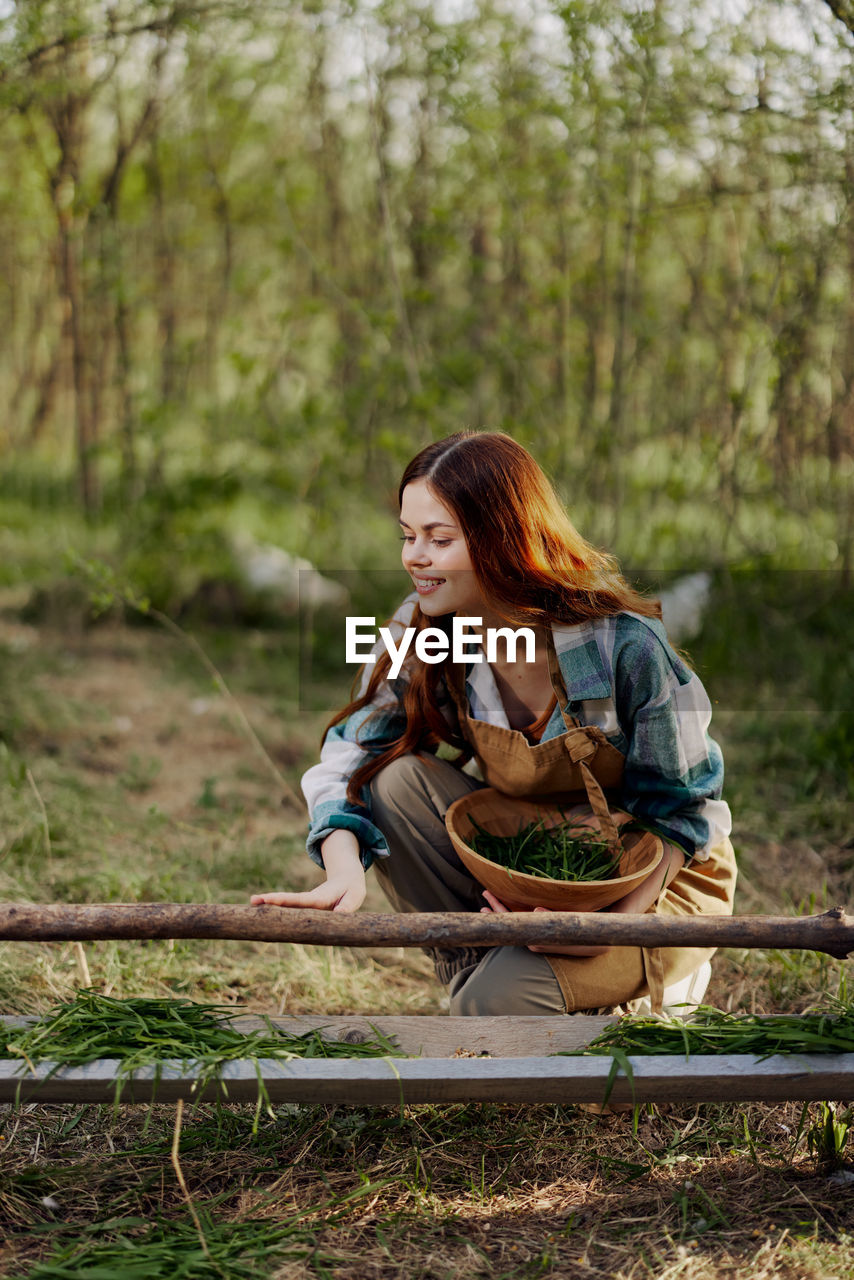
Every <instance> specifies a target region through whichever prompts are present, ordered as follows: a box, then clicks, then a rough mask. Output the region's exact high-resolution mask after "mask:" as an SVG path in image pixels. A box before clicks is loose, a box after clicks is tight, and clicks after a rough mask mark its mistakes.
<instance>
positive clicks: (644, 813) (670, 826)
mask: <svg viewBox="0 0 854 1280" xmlns="http://www.w3.org/2000/svg"><path fill="white" fill-rule="evenodd" d="M614 680H615V694H616V705H617V707H618V708H619V719H620V727H621V730H622V733H623V736H624V737H625V739H626V742H627V751H626V763H625V770H624V774H623V802H624V804H625V807H626V809H628V810H629V812H631V813H633V814H634V815H635V816H636V817H637V818H639V819H640V820H641V821H646V822H649V823H650V825H652V826H654V827H655V828H656V829H657V830H658V831H660V832H661V834H662V835H664V836H665V837H667V838H668V839H669V840H672V841H673V842H674V843H675V844H677V845H679V846H680V847H681V848H682V849H683V850H684V851H685V853H686V855H687V856H688V857H694V858H696V859H697V861H698V862H703V861H705V860H706V859H707V858H708V856H709V850H710V848H711V847H712V846H713V845H715V844H717V843H719V842H720V841H721V840H722V839H724V838H725V837H727V836H728V835H729V834H730V831H731V828H732V819H731V816H730V811H729V806H728V805H727V804H726V802H725V801H724V800H723V799H722V792H723V780H724V766H723V755H722V753H721V749H720V747H719V746H718V744H717V743H716V742H715V741H714V739H713V738H711V737H710V736H709V733H708V729H709V725H710V723H711V718H712V708H711V703H710V701H709V698H708V695H707V693H706V690H705V689H704V687H703V685H702V682H701V681H700V679H699V677H698V676H697V674H696V673H695V672H693V671H691V669H690V668H689V667H688V666H687V665H686V664H685V663H684V662H683V661H682V659H681V658H680V657H679V655H678V654H677V653H676V652H675V651H674V650H673V649H672V648H671V647H670V645H669V644H668V643H667V641H666V639H664V638H663V633H662V634H661V635H659V634H658V628H657V627H656V626H655V625H654V624H649V623H646V622H642V621H640V620H638V619H637V618H636V617H633V616H625V617H624V619H621V625H620V628H619V629H618V637H617V643H616V645H615V649H614Z"/></svg>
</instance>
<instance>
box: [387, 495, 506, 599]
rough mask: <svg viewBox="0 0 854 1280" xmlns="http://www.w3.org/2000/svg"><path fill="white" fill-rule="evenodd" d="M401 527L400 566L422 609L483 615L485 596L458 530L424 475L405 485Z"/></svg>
mask: <svg viewBox="0 0 854 1280" xmlns="http://www.w3.org/2000/svg"><path fill="white" fill-rule="evenodd" d="M400 527H401V530H402V532H403V553H402V557H401V558H402V560H403V567H404V569H405V570H406V571H407V573H408V574H409V575H410V577H411V578H412V581H413V583H414V584H415V590H416V591H417V592H418V600H419V603H420V605H421V611H422V613H425V614H427V615H428V616H429V617H439V616H441V615H442V614H445V613H458V614H467V615H470V616H473V617H482V616H483V614H484V612H485V610H486V602H485V601H484V598H483V594H482V592H481V589H480V586H479V584H478V581H477V578H476V577H475V575H474V568H473V566H472V562H471V559H470V557H469V552H468V547H467V546H466V540H465V538H464V536H463V531H462V529H461V528H460V526H459V522H458V521H457V519H456V517H455V516H454V514H453V512H451V511H450V510H449V509H448V508H447V507H446V506H445V505H444V503H442V502H440V501H439V499H438V498H437V497H436V495H435V494H434V493H433V491H432V489H431V488H430V487H429V485H428V483H427V481H426V480H413V481H412V482H411V483H410V484H408V485H407V486H406V488H405V489H404V491H403V498H402V501H401V504H400Z"/></svg>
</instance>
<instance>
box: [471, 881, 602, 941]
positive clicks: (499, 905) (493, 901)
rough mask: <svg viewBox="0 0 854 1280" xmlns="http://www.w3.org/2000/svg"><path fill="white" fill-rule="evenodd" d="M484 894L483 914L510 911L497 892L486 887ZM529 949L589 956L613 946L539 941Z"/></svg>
mask: <svg viewBox="0 0 854 1280" xmlns="http://www.w3.org/2000/svg"><path fill="white" fill-rule="evenodd" d="M483 896H484V898H486V901H487V902H488V903H489V906H488V907H481V909H480V910H481V914H486V915H492V914H495V915H499V914H501V913H502V912H509V910H510V908H509V907H505V905H504V903H503V902H499V901H498V899H497V898H496V896H495V894H494V893H490V891H489V890H488V889H484V891H483ZM534 910H535V911H547V910H548V907H534ZM528 950H529V951H536V952H540V953H542V954H543V955H547V956H576V957H579V958H584V957H589V956H603V955H605V953H606V952H607V951H610V950H611V948H610V947H555V946H541V945H540V944H538V943H531V945H530V946H529V947H528Z"/></svg>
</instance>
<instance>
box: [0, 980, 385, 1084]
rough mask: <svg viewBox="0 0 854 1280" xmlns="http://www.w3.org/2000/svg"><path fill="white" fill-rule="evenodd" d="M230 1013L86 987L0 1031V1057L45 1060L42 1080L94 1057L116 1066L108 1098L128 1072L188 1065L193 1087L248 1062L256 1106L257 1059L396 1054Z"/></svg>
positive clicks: (380, 1042)
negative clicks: (248, 1026) (243, 1025)
mask: <svg viewBox="0 0 854 1280" xmlns="http://www.w3.org/2000/svg"><path fill="white" fill-rule="evenodd" d="M235 1017H237V1014H236V1013H235V1012H234V1010H233V1009H232V1010H229V1009H227V1008H226V1007H224V1006H222V1005H216V1004H202V1003H199V1002H197V1001H193V1000H181V999H177V1000H161V999H149V998H145V997H136V998H131V999H124V1000H122V999H118V998H116V997H114V996H104V995H101V994H99V993H98V992H97V991H94V990H92V989H91V988H87V989H86V990H84V991H79V992H78V993H77V995H76V997H75V998H74V999H73V1000H70V1001H66V1002H63V1003H61V1004H59V1005H58V1006H57V1007H56V1008H55V1009H54V1010H52V1011H51V1012H50V1013H49V1014H47V1015H46V1016H45V1017H43V1018H40V1019H39V1020H38V1021H36V1022H35V1023H33V1024H31V1025H30V1026H28V1027H26V1028H24V1029H22V1030H19V1029H16V1028H6V1029H5V1030H4V1029H2V1028H0V1057H4V1058H20V1059H22V1060H23V1062H25V1063H26V1064H27V1066H28V1067H29V1068H30V1069H31V1070H32V1071H33V1072H35V1063H37V1062H43V1061H50V1062H51V1063H52V1067H51V1070H50V1072H49V1075H53V1074H54V1072H56V1071H58V1070H60V1068H62V1067H78V1066H83V1065H84V1064H85V1063H87V1062H95V1061H97V1060H98V1059H103V1058H106V1059H110V1060H115V1061H117V1062H118V1064H119V1065H118V1069H117V1071H116V1098H117V1099H118V1098H119V1097H120V1095H121V1089H122V1086H123V1084H124V1082H125V1081H127V1080H128V1079H129V1078H130V1077H131V1076H133V1075H134V1074H135V1073H136V1072H138V1071H141V1070H145V1069H146V1068H153V1069H154V1071H155V1072H157V1069H158V1068H159V1067H160V1066H161V1065H162V1063H163V1062H165V1061H177V1062H180V1063H181V1064H182V1066H184V1067H186V1066H188V1065H190V1064H191V1065H192V1067H193V1070H194V1072H195V1076H196V1084H195V1088H196V1089H199V1090H201V1089H203V1088H204V1087H205V1086H206V1085H207V1084H209V1083H210V1082H211V1081H220V1084H222V1081H221V1073H222V1068H223V1066H224V1065H225V1063H227V1062H235V1061H248V1062H254V1063H255V1064H256V1067H257V1068H258V1087H259V1102H260V1101H261V1099H262V1098H263V1097H264V1096H265V1091H264V1087H263V1083H262V1080H261V1074H260V1065H259V1064H260V1062H261V1060H262V1059H265V1058H266V1059H275V1060H277V1061H280V1062H282V1061H289V1060H293V1059H295V1058H342V1057H343V1058H378V1057H381V1058H388V1057H402V1056H404V1055H402V1054H401V1053H400V1051H399V1050H398V1049H397V1048H396V1047H395V1046H394V1045H393V1044H392V1043H391V1041H390V1040H388V1039H387V1038H386V1037H385V1036H383V1035H381V1034H380V1033H379V1032H375V1033H374V1036H373V1038H371V1037H367V1038H366V1039H364V1040H361V1041H359V1042H358V1043H355V1044H349V1043H348V1044H342V1043H341V1042H340V1041H337V1040H332V1039H328V1038H327V1037H325V1036H324V1035H323V1031H322V1029H321V1028H317V1027H315V1028H312V1029H311V1030H309V1031H306V1032H304V1033H303V1034H301V1035H295V1034H293V1033H290V1032H286V1031H282V1030H280V1029H278V1028H277V1027H275V1026H274V1025H273V1023H272V1022H271V1021H270V1019H269V1018H267V1017H264V1018H263V1019H262V1021H263V1023H264V1028H263V1029H259V1030H255V1031H238V1030H237V1029H236V1028H235V1027H234V1026H232V1025H231V1023H232V1022H233V1020H234V1018H235Z"/></svg>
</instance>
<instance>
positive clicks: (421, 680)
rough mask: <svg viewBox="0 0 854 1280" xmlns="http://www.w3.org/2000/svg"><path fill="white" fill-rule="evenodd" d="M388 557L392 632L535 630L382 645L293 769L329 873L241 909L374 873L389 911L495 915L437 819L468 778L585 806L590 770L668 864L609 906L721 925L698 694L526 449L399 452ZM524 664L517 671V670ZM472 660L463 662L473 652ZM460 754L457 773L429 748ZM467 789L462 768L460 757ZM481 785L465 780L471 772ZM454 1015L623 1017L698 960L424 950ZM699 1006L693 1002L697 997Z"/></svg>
mask: <svg viewBox="0 0 854 1280" xmlns="http://www.w3.org/2000/svg"><path fill="white" fill-rule="evenodd" d="M399 498H400V525H401V532H402V538H403V566H404V568H405V569H406V571H407V572H408V574H409V575H410V577H411V579H412V583H413V587H414V592H413V593H412V594H410V595H409V596H408V597H407V598H406V600H405V601H404V602H403V604H402V606H401V607H400V609H399V610H398V611H397V613H396V614H395V617H394V619H393V621H392V624H391V629H392V631H393V632H394V634H395V636H396V637H398V636H399V635H400V634H401V633H402V631H403V629H404V628H405V627H414V628H416V636H417V633H418V631H421V630H423V629H425V628H427V627H433V628H436V627H439V628H440V629H441V630H443V631H444V632H445V633H447V634H448V635H450V634H451V631H452V625H453V621H454V619H455V618H458V619H460V620H462V619H463V618H469V619H471V618H476V619H480V620H481V625H480V626H478V627H477V628H475V631H476V632H481V633H484V632H485V631H486V629H487V628H496V629H498V628H510V629H515V628H521V627H527V628H530V629H531V630H532V631H533V633H534V637H535V642H536V643H535V646H534V652H533V655H531V654H530V653H527V652H526V651H525V648H524V646H522V648H521V649H520V650H519V651H518V652H516V653H515V654H514V653H513V652H512V651H511V646H510V645H509V643H507V642H506V641H505V642H504V643H501V641H500V640H499V643H498V644H497V645H496V646H494V648H493V651H492V652H491V653H490V655H489V656H490V661H486V660H485V657H486V655H485V653H482V652H481V653H479V652H478V650H477V649H476V648H474V647H472V646H469V648H470V651H471V653H472V657H471V658H470V659H469V661H468V662H466V663H461V662H454V661H453V660H452V653H449V655H448V657H447V658H446V659H445V660H443V661H442V662H440V663H428V662H423V661H420V660H419V659H418V658H417V656H416V655H415V653H414V645H410V648H409V649H408V651H407V658H406V660H405V662H404V664H403V666H402V668H401V669H400V671H399V673H398V675H397V676H396V678H394V679H390V678H389V675H390V671H391V657H390V654H389V652H388V649H387V648H386V647H385V646H379V645H378V646H377V649H376V650H375V659H376V660H375V662H374V663H373V664H371V665H367V666H366V667H365V671H364V674H363V676H362V684H361V691H360V693H359V696H358V697H357V698H356V699H355V700H354V701H353V702H351V703H350V704H349V705H348V706H347V707H345V708H344V709H343V710H342V711H341V712H339V713H338V715H336V716H335V717H334V719H333V720H332V721H331V724H330V726H329V727H328V729H327V731H326V734H325V735H324V742H323V746H322V750H321V758H320V763H319V764H317V765H315V766H314V767H313V768H311V769H309V771H308V772H307V773H306V775H305V777H304V778H303V790H304V792H305V795H306V799H307V801H308V806H309V811H310V816H311V830H310V834H309V839H308V851H309V854H310V855H311V857H312V858H313V859H314V861H315V862H317V863H318V865H320V866H322V867H323V868H324V870H325V873H326V879H325V881H324V882H323V883H322V884H320V885H318V886H317V888H315V889H312V890H309V891H308V892H305V893H263V894H257V895H255V896H254V897H253V898H252V902H254V903H272V904H275V905H278V906H282V907H316V908H318V909H323V910H332V911H356V910H357V909H358V908H359V906H360V905H361V903H362V901H363V899H364V896H365V873H366V871H367V870H368V869H369V868H370V867H371V866H372V865H373V866H374V868H375V870H376V873H377V874H378V875H379V877H380V883H381V885H382V888H383V890H384V892H385V894H386V896H387V897H388V899H389V901H390V902H391V904H392V906H393V907H394V908H395V909H396V910H398V911H479V910H493V911H502V910H504V907H503V904H502V903H500V902H499V901H498V900H497V899H496V898H494V897H493V896H492V895H491V894H489V893H484V892H483V891H482V890H481V888H480V886H479V885H478V884H477V883H476V882H475V881H474V880H473V879H472V878H471V876H470V875H469V874H468V872H467V871H466V870H465V868H464V867H463V866H462V863H461V862H460V860H459V858H458V857H457V855H456V854H455V852H454V850H453V848H452V846H451V843H450V839H449V837H448V834H447V831H446V829H445V824H444V815H445V813H446V811H447V809H448V807H449V806H450V805H451V803H452V802H453V801H454V800H456V799H457V798H458V797H459V796H462V795H465V794H466V793H467V792H470V791H472V790H473V789H474V788H476V787H479V786H482V785H484V782H485V783H486V784H488V785H490V786H494V787H496V788H497V789H498V790H500V791H503V792H505V793H507V794H510V795H525V796H538V795H540V796H549V797H551V798H554V797H555V796H557V797H559V798H561V799H565V800H566V801H567V802H569V803H572V802H578V801H580V802H583V801H584V779H585V771H586V770H589V771H590V773H591V774H592V775H593V777H594V778H595V779H596V780H597V781H598V782H599V783H600V784H601V785H602V786H603V787H604V788H605V789H606V792H607V793H608V795H609V796H610V798H611V800H612V802H613V804H614V805H615V806H616V807H618V808H621V809H624V810H627V811H628V812H629V813H631V814H633V815H634V816H636V817H637V818H639V819H641V820H643V821H644V822H646V823H648V824H650V825H652V826H653V827H654V829H655V830H656V831H657V833H658V834H659V836H660V837H661V838H662V840H663V842H664V850H665V854H664V863H663V865H662V866H661V867H659V868H658V869H657V870H656V871H655V873H654V874H653V875H652V876H650V877H649V879H648V880H647V881H644V882H643V883H641V884H640V885H639V886H637V887H636V888H635V889H633V890H632V892H631V893H629V894H627V895H626V896H625V897H624V898H622V899H621V900H620V901H619V902H617V903H616V904H615V905H614V906H613V907H611V908H610V909H611V910H612V911H623V912H644V911H648V910H650V911H651V910H654V911H658V912H660V913H662V914H670V915H674V914H677V915H678V914H694V913H701V912H709V913H718V914H729V913H731V911H732V899H733V891H734V887H735V860H734V856H733V851H732V846H731V845H730V842H729V838H728V837H729V832H730V825H731V824H730V813H729V809H728V807H727V805H726V804H725V803H724V802H723V800H722V799H721V786H722V782H723V764H722V759H721V753H720V750H719V748H718V746H717V744H716V743H715V742H714V741H713V740H712V739H711V738H710V737H709V736H708V733H707V729H708V725H709V721H710V718H711V709H710V704H709V700H708V697H707V696H706V693H705V690H704V689H703V687H702V685H701V683H700V681H699V680H698V678H697V676H696V675H695V674H694V673H693V672H692V671H691V670H690V668H689V667H688V666H687V665H686V664H685V662H684V661H683V660H682V659H681V658H680V657H679V656H678V655H677V654H676V653H675V652H674V650H673V649H672V648H671V647H670V645H669V644H668V642H667V638H666V635H665V632H664V629H663V627H662V625H661V622H660V620H659V619H660V608H659V606H658V604H657V602H655V601H653V600H650V599H648V598H646V597H644V596H642V595H640V594H638V593H637V592H636V591H634V590H633V589H632V588H631V587H630V586H629V584H628V583H627V582H626V581H625V580H624V578H623V577H622V576H621V575H620V573H619V571H618V569H617V567H616V564H615V562H614V560H613V558H612V557H610V556H608V555H606V554H604V553H602V552H600V551H597V550H596V549H595V548H594V547H592V546H590V545H589V544H588V543H587V542H585V541H584V539H583V538H582V537H581V536H580V535H579V533H578V532H577V531H576V529H575V528H574V527H573V525H572V524H571V523H570V521H569V519H568V518H567V516H566V513H565V512H564V510H563V508H562V506H561V504H560V503H559V501H558V499H557V497H556V495H555V493H554V491H553V489H552V487H551V485H550V484H549V482H548V480H547V479H546V477H545V475H544V474H543V472H542V471H541V469H540V468H539V466H538V465H537V463H536V462H535V461H534V459H533V458H532V457H531V455H530V454H529V453H528V452H527V451H526V450H525V449H523V448H522V447H521V445H519V444H517V443H516V442H515V441H514V440H513V439H511V437H509V436H506V435H504V434H499V433H486V432H484V433H476V432H471V431H461V432H458V433H457V434H455V435H452V436H449V437H448V438H447V439H445V440H441V441H439V442H438V443H436V444H432V445H429V446H428V447H427V448H426V449H424V450H422V452H421V453H419V454H418V455H417V457H415V458H414V459H413V460H412V462H411V463H410V464H409V466H408V467H407V468H406V471H405V472H404V475H403V479H402V481H401V484H400V492H399ZM531 657H533V661H531V660H529V659H530V658H531ZM479 659H480V660H479ZM442 743H445V744H448V746H449V747H451V748H456V749H457V750H458V752H459V756H458V758H457V759H456V760H454V762H453V763H450V762H449V761H448V760H446V759H441V758H438V757H437V756H436V751H437V748H438V747H439V745H440V744H442ZM472 757H473V758H474V760H475V761H476V762H477V765H478V766H479V773H480V778H477V777H475V776H472V774H471V773H469V772H468V771H463V768H462V767H461V766H463V765H465V763H466V762H467V761H468V760H470V759H471V758H472ZM481 779H482V781H481ZM432 954H433V958H434V962H435V968H436V974H437V977H438V978H439V980H440V981H441V982H442V983H444V984H446V985H447V987H448V992H449V996H450V1008H451V1012H452V1013H456V1014H501V1013H510V1014H542V1013H566V1012H574V1011H576V1010H590V1009H600V1008H614V1007H618V1006H628V1005H630V1002H632V1001H637V1000H640V999H643V998H644V997H646V998H647V999H649V1000H650V1002H651V1004H652V1007H654V1008H655V1007H661V1004H662V1001H666V999H667V995H666V993H667V991H668V989H670V990H671V991H672V990H673V989H674V984H678V983H683V984H684V980H686V979H688V978H690V976H691V975H692V974H695V973H697V972H698V971H700V970H701V969H703V967H704V966H705V967H706V968H707V964H706V962H707V961H708V959H709V957H710V956H711V954H712V952H711V951H710V950H701V949H696V948H667V949H650V948H640V947H600V948H589V947H588V948H584V947H578V946H575V947H572V946H568V947H564V948H560V949H558V948H551V949H549V951H548V952H545V950H544V949H543V948H542V947H528V948H521V947H494V948H491V949H489V950H486V951H484V950H478V949H471V950H469V949H459V950H452V951H441V950H436V951H434V952H433V953H432ZM699 994H700V995H701V994H702V992H700V993H699Z"/></svg>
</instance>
